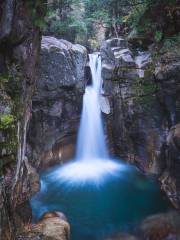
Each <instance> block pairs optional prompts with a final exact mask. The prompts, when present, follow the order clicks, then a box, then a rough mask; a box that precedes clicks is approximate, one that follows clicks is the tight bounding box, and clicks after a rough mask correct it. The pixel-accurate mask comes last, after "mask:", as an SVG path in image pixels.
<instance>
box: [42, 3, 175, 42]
mask: <svg viewBox="0 0 180 240" xmlns="http://www.w3.org/2000/svg"><path fill="white" fill-rule="evenodd" d="M179 17H180V1H179V0H49V1H48V5H47V15H46V27H45V33H46V34H53V35H55V36H57V37H61V38H66V39H67V40H70V41H72V42H79V43H83V44H84V45H86V46H87V45H88V44H92V43H93V41H94V42H96V41H97V38H98V37H97V35H99V37H100V38H101V36H100V35H104V36H105V37H106V38H109V37H111V36H116V37H118V36H121V35H128V34H130V33H131V34H136V35H145V36H147V38H149V39H151V40H152V41H157V42H159V41H161V40H162V39H163V37H164V36H166V35H173V34H174V33H177V29H179V21H178V19H179ZM170 25H171V27H170ZM169 29H170V31H169Z"/></svg>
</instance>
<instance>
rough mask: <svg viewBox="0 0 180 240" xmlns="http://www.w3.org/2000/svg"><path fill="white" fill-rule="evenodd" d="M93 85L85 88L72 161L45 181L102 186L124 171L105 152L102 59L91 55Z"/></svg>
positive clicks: (59, 168)
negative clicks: (105, 181) (101, 102)
mask: <svg viewBox="0 0 180 240" xmlns="http://www.w3.org/2000/svg"><path fill="white" fill-rule="evenodd" d="M89 58H90V62H89V65H90V68H91V73H92V84H91V85H90V86H87V87H86V90H85V94H84V97H83V109H82V115H81V121H80V128H79V133H78V141H77V151H76V156H75V159H74V161H71V162H69V163H67V164H64V165H63V166H61V167H58V168H56V169H55V170H54V171H52V172H51V173H50V174H49V175H48V176H47V179H48V181H56V182H57V184H62V183H65V184H68V185H71V186H73V187H76V186H79V185H81V186H84V185H85V184H86V183H88V184H95V185H96V186H97V185H99V184H102V183H103V182H104V180H106V179H108V178H109V177H112V176H118V172H119V171H120V170H122V169H125V166H124V165H123V164H120V163H119V162H116V161H114V160H111V159H110V157H109V154H108V151H107V147H106V143H105V136H104V131H103V122H102V117H101V108H100V93H101V90H102V78H101V57H100V56H98V54H90V55H89Z"/></svg>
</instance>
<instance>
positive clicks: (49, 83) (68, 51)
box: [28, 36, 87, 169]
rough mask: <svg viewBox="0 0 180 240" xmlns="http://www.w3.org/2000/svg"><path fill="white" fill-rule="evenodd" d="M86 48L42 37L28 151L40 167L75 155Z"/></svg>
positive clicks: (83, 85)
mask: <svg viewBox="0 0 180 240" xmlns="http://www.w3.org/2000/svg"><path fill="white" fill-rule="evenodd" d="M86 63H87V51H86V48H85V47H83V46H81V45H78V44H72V43H70V42H68V41H66V40H62V39H57V38H54V37H45V36H44V37H42V42H41V55H40V69H39V77H38V79H37V85H36V91H35V95H34V97H33V102H32V119H31V123H30V127H29V132H28V154H29V158H30V159H31V160H32V162H33V165H34V166H36V168H39V169H43V168H47V167H48V166H52V165H55V164H57V163H63V162H64V161H66V160H70V159H72V158H73V157H74V153H75V144H76V138H77V131H78V128H79V122H80V113H81V106H82V96H83V94H84V89H85V83H86V81H85V66H86Z"/></svg>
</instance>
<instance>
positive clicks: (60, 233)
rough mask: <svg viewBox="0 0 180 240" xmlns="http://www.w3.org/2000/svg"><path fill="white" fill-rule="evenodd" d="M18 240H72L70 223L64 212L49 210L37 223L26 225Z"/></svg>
mask: <svg viewBox="0 0 180 240" xmlns="http://www.w3.org/2000/svg"><path fill="white" fill-rule="evenodd" d="M17 240H70V225H69V223H68V222H67V219H66V217H65V215H64V214H63V213H61V212H47V213H45V214H44V215H43V216H42V217H41V219H40V220H39V222H38V223H37V224H31V225H26V226H25V228H24V231H23V232H22V233H21V234H19V236H18V238H17Z"/></svg>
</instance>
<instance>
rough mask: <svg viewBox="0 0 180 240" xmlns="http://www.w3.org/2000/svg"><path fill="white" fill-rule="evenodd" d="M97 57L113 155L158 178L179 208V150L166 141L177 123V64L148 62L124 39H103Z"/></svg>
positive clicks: (179, 99)
mask: <svg viewBox="0 0 180 240" xmlns="http://www.w3.org/2000/svg"><path fill="white" fill-rule="evenodd" d="M101 55H102V75H103V79H104V89H105V94H107V95H108V96H109V99H111V106H112V108H111V113H112V116H111V117H112V121H111V122H112V134H113V139H114V148H115V152H116V155H118V156H121V157H122V158H124V159H127V161H129V162H131V163H135V164H137V165H138V166H139V167H140V168H141V169H142V170H143V171H145V172H148V173H155V174H159V175H161V176H162V177H161V181H162V186H163V189H164V190H165V191H166V192H167V194H168V195H169V198H170V199H171V201H172V202H173V204H174V205H175V206H176V207H179V206H180V205H179V203H180V202H179V193H180V192H179V190H178V189H179V187H178V186H179V178H178V177H177V175H178V172H179V169H180V162H179V150H178V148H177V147H176V151H174V150H173V149H174V148H175V146H174V145H172V141H170V142H171V143H170V142H168V141H167V137H168V134H170V136H171V137H168V139H169V138H172V135H173V134H172V131H173V130H171V131H170V128H171V127H172V126H173V125H174V124H176V123H178V122H179V121H180V112H179V106H180V95H179V91H180V85H179V70H180V69H179V67H180V63H179V62H174V61H171V62H169V63H163V59H161V60H159V61H153V62H152V59H151V57H150V54H149V53H148V52H144V53H143V52H138V51H136V50H135V49H133V48H128V43H127V42H126V41H125V40H123V39H111V40H107V41H105V42H104V43H103V45H102V47H101ZM173 129H174V128H173ZM175 129H177V127H176V126H175ZM169 131H170V133H169ZM175 132H176V133H177V130H176V131H175ZM174 134H175V133H174ZM173 136H174V135H173ZM176 139H177V136H176Z"/></svg>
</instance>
